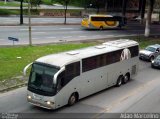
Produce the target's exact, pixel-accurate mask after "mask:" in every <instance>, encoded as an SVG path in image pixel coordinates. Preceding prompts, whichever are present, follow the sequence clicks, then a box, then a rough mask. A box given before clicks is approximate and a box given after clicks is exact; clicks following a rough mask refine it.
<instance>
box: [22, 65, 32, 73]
mask: <svg viewBox="0 0 160 119" xmlns="http://www.w3.org/2000/svg"><path fill="white" fill-rule="evenodd" d="M32 64H33V63H30V64H28V65H27V66H26V67H25V68H24V69H23V75H24V76H26V72H27V69H28V68H29V67H30V66H31V65H32Z"/></svg>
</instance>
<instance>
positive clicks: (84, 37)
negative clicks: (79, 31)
mask: <svg viewBox="0 0 160 119" xmlns="http://www.w3.org/2000/svg"><path fill="white" fill-rule="evenodd" d="M78 37H80V38H85V37H87V36H78Z"/></svg>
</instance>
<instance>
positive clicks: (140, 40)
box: [128, 36, 160, 49]
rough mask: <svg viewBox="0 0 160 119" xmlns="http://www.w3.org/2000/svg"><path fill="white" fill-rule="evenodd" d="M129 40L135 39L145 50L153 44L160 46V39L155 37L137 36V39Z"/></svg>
mask: <svg viewBox="0 0 160 119" xmlns="http://www.w3.org/2000/svg"><path fill="white" fill-rule="evenodd" d="M128 39H133V40H135V41H137V42H138V43H139V46H140V48H141V49H144V48H145V47H146V46H148V45H151V44H160V38H159V37H157V36H153V37H149V38H146V37H143V36H135V37H128Z"/></svg>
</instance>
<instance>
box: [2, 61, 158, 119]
mask: <svg viewBox="0 0 160 119" xmlns="http://www.w3.org/2000/svg"><path fill="white" fill-rule="evenodd" d="M159 72H160V71H159V70H157V69H152V68H151V67H150V63H149V62H144V61H140V66H139V74H138V75H137V76H136V78H135V79H132V80H131V81H130V82H128V83H127V84H125V85H122V86H121V87H112V88H109V89H106V90H104V91H101V92H99V93H97V94H94V95H92V96H89V97H87V98H84V99H82V100H80V101H79V102H78V103H76V104H75V105H74V106H71V107H68V106H65V107H62V108H60V109H57V110H52V111H49V110H46V109H42V108H39V107H35V106H32V105H30V104H29V103H28V102H27V100H26V96H27V93H26V92H27V90H26V87H23V88H19V89H16V90H13V91H10V92H7V93H3V94H0V112H5V113H6V112H7V113H23V114H24V113H25V114H24V115H27V113H29V114H28V115H27V116H34V117H39V118H44V117H45V118H51V117H52V118H53V117H63V118H64V117H65V118H67V117H68V118H70V117H71V115H74V114H75V115H74V116H75V117H79V118H80V117H87V118H104V117H105V118H106V117H107V116H109V115H107V114H108V113H127V112H150V113H157V112H160V105H159V104H160V87H159V85H160V78H159V77H160V73H159ZM33 114H34V115H33Z"/></svg>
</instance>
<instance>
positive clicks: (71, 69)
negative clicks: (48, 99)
mask: <svg viewBox="0 0 160 119" xmlns="http://www.w3.org/2000/svg"><path fill="white" fill-rule="evenodd" d="M79 75H80V62H75V63H72V64H69V65H66V70H65V79H64V80H65V81H64V82H65V84H66V83H68V82H69V81H70V80H72V79H73V78H74V77H76V76H79Z"/></svg>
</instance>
